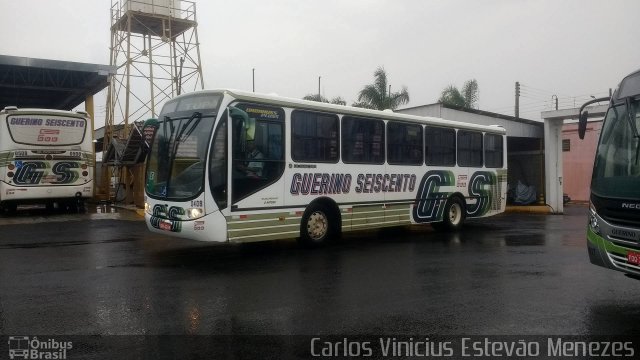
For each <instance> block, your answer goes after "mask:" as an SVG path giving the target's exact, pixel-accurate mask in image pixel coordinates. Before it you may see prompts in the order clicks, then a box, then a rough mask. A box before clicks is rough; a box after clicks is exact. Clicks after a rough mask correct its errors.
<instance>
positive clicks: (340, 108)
mask: <svg viewBox="0 0 640 360" xmlns="http://www.w3.org/2000/svg"><path fill="white" fill-rule="evenodd" d="M203 93H212V94H213V93H225V94H229V95H230V96H232V97H234V98H235V99H237V100H241V101H249V102H258V103H268V104H272V105H277V106H283V107H295V108H304V109H308V110H317V111H325V112H335V113H338V114H343V115H354V116H375V117H376V118H381V119H385V120H398V121H405V122H413V123H419V124H422V125H435V126H444V127H455V128H459V129H469V130H480V131H485V132H491V133H497V134H506V130H505V129H504V128H503V127H501V126H498V125H495V126H494V125H490V126H486V125H478V124H471V123H465V122H460V121H453V120H445V119H441V118H436V117H430V116H417V115H408V114H398V113H394V112H392V111H389V110H385V111H380V110H371V109H364V108H357V107H352V106H345V105H336V104H329V103H322V102H318V101H310V100H302V99H295V98H288V97H282V96H278V95H271V94H260V93H253V92H247V91H241V90H232V89H212V90H200V91H196V92H191V93H186V94H182V95H180V96H178V97H177V98H181V97H187V96H190V95H196V94H203Z"/></svg>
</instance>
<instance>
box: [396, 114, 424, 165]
mask: <svg viewBox="0 0 640 360" xmlns="http://www.w3.org/2000/svg"><path fill="white" fill-rule="evenodd" d="M422 149H423V147H422V126H420V125H417V124H403V123H398V122H389V123H387V161H388V162H389V164H407V165H421V164H423V163H424V157H423V155H422Z"/></svg>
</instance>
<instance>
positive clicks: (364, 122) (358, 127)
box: [342, 116, 384, 164]
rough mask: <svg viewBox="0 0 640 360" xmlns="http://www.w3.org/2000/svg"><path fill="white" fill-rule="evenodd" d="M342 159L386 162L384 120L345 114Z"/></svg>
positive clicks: (367, 162)
mask: <svg viewBox="0 0 640 360" xmlns="http://www.w3.org/2000/svg"><path fill="white" fill-rule="evenodd" d="M342 161H344V162H345V163H361V164H364V163H366V164H383V163H384V121H382V120H374V119H363V118H354V117H349V116H345V117H343V118H342Z"/></svg>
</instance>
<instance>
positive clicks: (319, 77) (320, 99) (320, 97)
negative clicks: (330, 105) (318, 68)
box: [318, 76, 322, 102]
mask: <svg viewBox="0 0 640 360" xmlns="http://www.w3.org/2000/svg"><path fill="white" fill-rule="evenodd" d="M321 78H322V76H318V101H320V102H322V96H321V95H320V79H321Z"/></svg>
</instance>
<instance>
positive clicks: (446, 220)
mask: <svg viewBox="0 0 640 360" xmlns="http://www.w3.org/2000/svg"><path fill="white" fill-rule="evenodd" d="M466 213H467V211H466V208H465V206H464V202H463V201H462V200H460V198H458V197H456V196H454V197H451V198H449V200H447V203H446V204H445V206H444V212H443V215H442V222H439V223H434V224H432V226H433V228H434V229H436V230H445V231H458V230H460V228H462V225H463V224H464V220H465V218H466Z"/></svg>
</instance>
